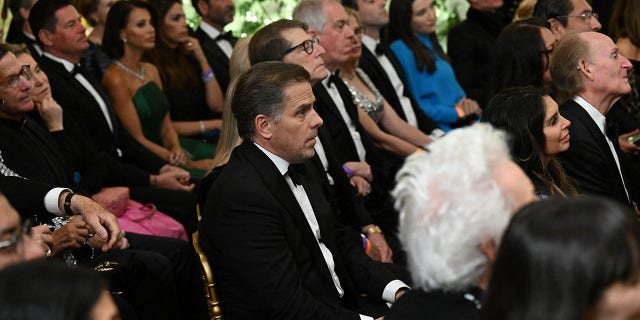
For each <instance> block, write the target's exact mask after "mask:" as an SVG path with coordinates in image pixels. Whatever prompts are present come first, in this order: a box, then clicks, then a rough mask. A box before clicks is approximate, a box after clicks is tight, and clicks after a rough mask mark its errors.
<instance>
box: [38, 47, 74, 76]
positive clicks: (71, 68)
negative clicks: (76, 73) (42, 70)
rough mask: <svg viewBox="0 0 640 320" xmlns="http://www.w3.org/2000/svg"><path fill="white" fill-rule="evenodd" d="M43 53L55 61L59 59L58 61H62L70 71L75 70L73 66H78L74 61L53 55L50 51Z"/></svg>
mask: <svg viewBox="0 0 640 320" xmlns="http://www.w3.org/2000/svg"><path fill="white" fill-rule="evenodd" d="M43 55H44V56H46V57H48V58H49V59H51V60H53V61H57V62H60V63H62V65H63V66H64V68H65V69H67V71H69V72H71V71H73V68H74V67H75V66H76V65H75V64H74V63H73V62H71V61H69V60H65V59H62V58H59V57H56V56H54V55H52V54H51V53H49V52H45V53H44V54H43Z"/></svg>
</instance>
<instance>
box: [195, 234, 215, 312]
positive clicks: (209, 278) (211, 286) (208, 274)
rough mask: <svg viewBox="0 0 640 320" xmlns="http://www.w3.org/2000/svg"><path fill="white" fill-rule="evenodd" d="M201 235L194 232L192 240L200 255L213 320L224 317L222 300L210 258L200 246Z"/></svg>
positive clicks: (206, 294)
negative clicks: (219, 298) (219, 296)
mask: <svg viewBox="0 0 640 320" xmlns="http://www.w3.org/2000/svg"><path fill="white" fill-rule="evenodd" d="M199 240H200V235H199V234H198V231H196V232H194V233H193V237H192V241H193V248H194V249H195V250H196V253H197V254H198V257H199V258H200V266H201V267H202V269H201V271H202V282H203V283H204V293H205V296H206V298H207V306H208V307H209V315H210V316H211V319H213V320H221V319H222V310H221V309H220V301H219V300H218V295H217V294H216V289H215V283H214V281H213V272H212V271H211V266H210V265H209V259H207V256H206V255H205V254H204V252H203V251H202V249H201V248H200V243H199V242H198V241H199Z"/></svg>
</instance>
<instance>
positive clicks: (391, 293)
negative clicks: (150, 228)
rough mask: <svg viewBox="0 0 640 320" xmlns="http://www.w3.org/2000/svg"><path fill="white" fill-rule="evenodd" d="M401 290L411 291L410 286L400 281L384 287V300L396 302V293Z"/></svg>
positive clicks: (394, 281)
mask: <svg viewBox="0 0 640 320" xmlns="http://www.w3.org/2000/svg"><path fill="white" fill-rule="evenodd" d="M401 288H407V289H410V288H409V286H408V285H406V284H405V283H404V282H402V281H400V280H393V281H391V282H389V284H387V286H386V287H384V291H382V300H384V301H386V302H390V303H394V302H396V292H398V290H400V289H401Z"/></svg>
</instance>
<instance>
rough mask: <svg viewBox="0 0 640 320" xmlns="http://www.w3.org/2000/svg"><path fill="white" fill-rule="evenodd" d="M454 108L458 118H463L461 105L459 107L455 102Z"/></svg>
mask: <svg viewBox="0 0 640 320" xmlns="http://www.w3.org/2000/svg"><path fill="white" fill-rule="evenodd" d="M455 108H456V112H457V113H458V118H464V110H462V107H460V105H459V104H456V105H455Z"/></svg>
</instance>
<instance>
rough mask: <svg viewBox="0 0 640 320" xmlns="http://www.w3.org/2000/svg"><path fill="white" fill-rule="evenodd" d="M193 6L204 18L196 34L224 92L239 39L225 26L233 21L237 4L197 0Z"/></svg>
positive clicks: (217, 0) (226, 1)
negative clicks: (232, 55) (225, 30)
mask: <svg viewBox="0 0 640 320" xmlns="http://www.w3.org/2000/svg"><path fill="white" fill-rule="evenodd" d="M193 6H194V8H195V9H196V12H198V14H199V15H200V17H201V18H202V21H201V22H200V26H199V27H198V30H196V32H195V33H196V34H195V36H196V38H198V41H200V45H201V46H202V49H203V50H204V54H205V56H207V60H208V61H209V65H211V69H213V74H215V76H216V80H218V84H219V85H220V89H222V93H223V94H224V93H225V92H227V87H228V86H229V81H230V77H229V59H230V58H231V52H232V51H233V46H234V45H235V44H236V41H237V40H238V39H237V38H236V37H234V36H233V35H231V32H224V30H223V28H224V26H226V25H227V24H229V23H230V22H231V21H233V14H234V13H235V5H234V4H233V0H196V1H195V3H194V4H193Z"/></svg>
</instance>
